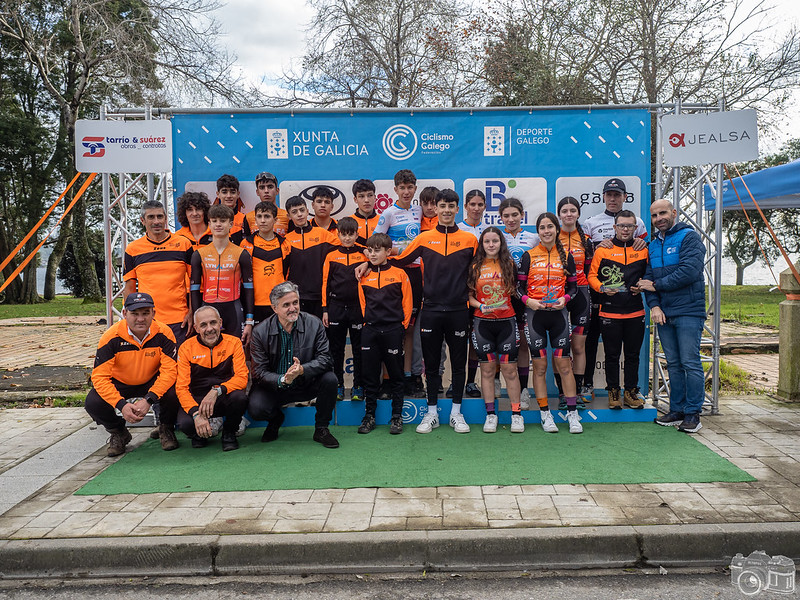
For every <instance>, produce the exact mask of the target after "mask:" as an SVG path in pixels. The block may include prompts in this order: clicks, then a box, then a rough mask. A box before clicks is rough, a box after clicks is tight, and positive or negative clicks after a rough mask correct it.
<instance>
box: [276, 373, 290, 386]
mask: <svg viewBox="0 0 800 600" xmlns="http://www.w3.org/2000/svg"><path fill="white" fill-rule="evenodd" d="M278 385H279V386H280V387H286V386H287V385H289V384H288V383H287V382H286V375H281V378H280V379H279V380H278Z"/></svg>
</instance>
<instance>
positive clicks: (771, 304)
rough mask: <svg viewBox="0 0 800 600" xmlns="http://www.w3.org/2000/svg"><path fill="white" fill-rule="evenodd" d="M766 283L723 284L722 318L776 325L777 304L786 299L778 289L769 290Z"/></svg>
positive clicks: (753, 323) (752, 323) (762, 324)
mask: <svg viewBox="0 0 800 600" xmlns="http://www.w3.org/2000/svg"><path fill="white" fill-rule="evenodd" d="M770 287H771V286H768V285H723V286H722V306H721V307H720V315H721V317H722V319H724V320H729V321H737V322H739V323H747V324H750V325H761V326H769V327H775V328H777V327H778V311H779V308H778V305H779V304H780V303H781V302H782V301H783V300H785V299H786V296H785V295H784V294H782V293H781V292H780V291H779V290H775V291H774V292H770V291H769V289H770Z"/></svg>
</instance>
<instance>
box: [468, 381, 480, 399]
mask: <svg viewBox="0 0 800 600" xmlns="http://www.w3.org/2000/svg"><path fill="white" fill-rule="evenodd" d="M464 395H465V396H467V397H469V398H480V397H481V396H482V395H483V394H482V393H481V389H480V388H479V387H478V384H477V383H475V382H474V381H470V382H469V383H468V384H467V387H465V388H464Z"/></svg>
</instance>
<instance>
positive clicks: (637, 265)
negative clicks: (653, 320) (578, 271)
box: [588, 237, 648, 319]
mask: <svg viewBox="0 0 800 600" xmlns="http://www.w3.org/2000/svg"><path fill="white" fill-rule="evenodd" d="M633 242H634V240H629V241H627V242H621V241H620V240H618V239H617V238H616V237H614V238H612V239H611V243H612V244H613V245H612V246H611V248H603V247H602V246H598V247H597V248H595V251H594V259H592V266H591V268H590V269H589V277H588V279H589V285H590V286H591V287H592V289H593V290H594V291H595V292H601V291H602V290H601V288H602V287H603V286H608V287H611V288H619V291H617V293H615V294H611V295H609V294H603V293H601V294H600V313H599V314H600V316H601V317H606V318H609V319H629V318H632V317H641V316H644V304H643V303H642V295H641V294H634V293H632V292H631V291H630V288H631V286H635V285H636V284H637V283H638V282H639V280H640V279H641V278H642V277H644V271H645V268H646V267H647V257H648V251H647V248H642V249H641V250H634V249H633Z"/></svg>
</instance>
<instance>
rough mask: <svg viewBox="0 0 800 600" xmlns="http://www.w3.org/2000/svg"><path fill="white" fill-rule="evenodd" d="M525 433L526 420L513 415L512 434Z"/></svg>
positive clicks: (520, 416)
mask: <svg viewBox="0 0 800 600" xmlns="http://www.w3.org/2000/svg"><path fill="white" fill-rule="evenodd" d="M523 431H525V419H523V418H522V415H511V433H522V432H523Z"/></svg>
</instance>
